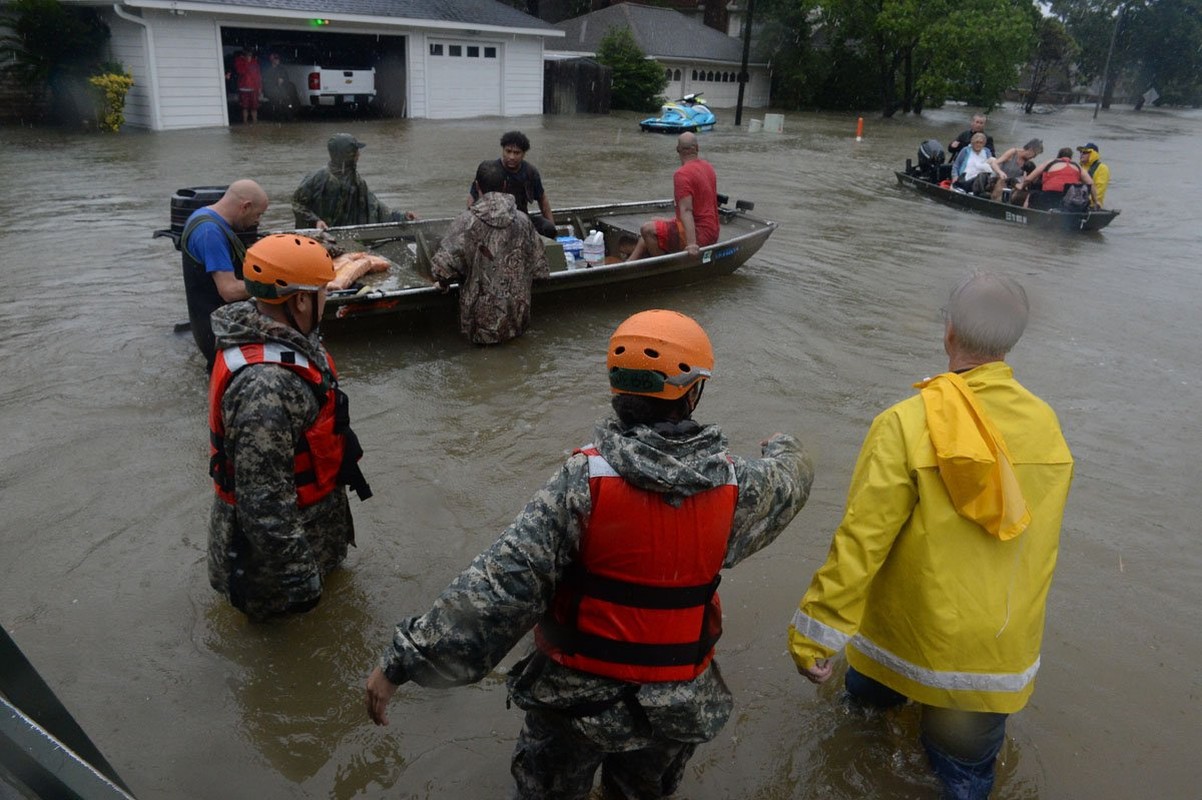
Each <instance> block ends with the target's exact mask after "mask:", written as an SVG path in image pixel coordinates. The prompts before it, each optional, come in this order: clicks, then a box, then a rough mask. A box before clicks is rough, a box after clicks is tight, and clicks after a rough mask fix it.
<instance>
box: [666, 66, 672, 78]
mask: <svg viewBox="0 0 1202 800" xmlns="http://www.w3.org/2000/svg"><path fill="white" fill-rule="evenodd" d="M664 80H666V81H670V80H672V68H671V67H668V68H667V69H665V70H664Z"/></svg>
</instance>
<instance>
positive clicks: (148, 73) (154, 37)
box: [69, 0, 563, 130]
mask: <svg viewBox="0 0 1202 800" xmlns="http://www.w3.org/2000/svg"><path fill="white" fill-rule="evenodd" d="M69 1H72V0H69ZM74 1H76V2H78V1H79V0H74ZM82 2H84V3H86V4H88V5H100V7H101V8H102V9H103V11H104V14H105V17H106V21H107V22H108V24H109V27H110V30H111V31H112V40H111V50H112V57H113V59H114V60H116V61H120V62H121V63H122V64H124V65H125V66H126V68H127V69H128V70H129V71H130V72H131V73H132V74H133V77H134V81H135V82H134V86H133V89H132V90H131V91H130V94H129V96H128V98H127V100H126V106H125V116H126V121H127V123H128V124H130V125H135V126H139V127H145V128H150V129H153V130H172V129H179V128H200V127H209V126H223V125H228V124H229V122H230V119H229V107H228V104H227V96H226V83H225V72H226V69H227V57H228V56H229V53H230V51H231V50H232V49H234V47H232V46H231V45H236V46H241V45H244V44H245V41H246V39H247V37H248V36H255V37H257V36H258V34H260V33H261V34H262V41H263V42H264V43H269V42H271V41H273V40H274V41H287V40H289V38H290V37H292V38H297V37H302V36H303V37H306V38H307V40H308V41H315V40H319V39H315V37H322V36H330V35H335V34H336V35H339V36H340V39H341V41H343V42H344V43H345V42H350V43H351V45H352V46H353V47H362V48H363V51H364V52H371V53H372V54H373V55H374V56H377V57H378V56H379V55H380V54H381V53H383V54H385V55H386V56H387V59H388V60H389V63H390V64H392V65H393V66H392V67H391V68H389V69H387V70H377V76H376V81H377V87H376V88H377V91H387V92H389V93H390V94H391V95H393V96H399V97H401V98H402V103H401V104H400V106H399V108H400V109H401V111H400V112H399V113H401V114H402V115H404V116H408V117H429V118H454V117H469V116H478V115H490V114H495V115H501V116H516V115H520V114H541V113H542V105H543V50H544V47H543V43H544V41H545V40H546V39H548V38H552V39H556V38H562V36H563V34H562V32H561V31H558V30H556V29H555V28H553V27H552V26H550V25H549V24H547V23H545V22H543V21H541V20H539V19H537V18H535V17H532V16H530V15H528V14H525V13H523V12H521V11H518V10H517V9H515V8H513V7H512V6H507V5H505V4H503V3H500V2H496V0H454V2H448V0H116V1H115V2H112V3H103V4H98V3H96V0H82ZM348 37H355V38H353V39H349V38H348ZM382 83H383V84H384V85H381V84H382Z"/></svg>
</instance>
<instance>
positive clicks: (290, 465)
mask: <svg viewBox="0 0 1202 800" xmlns="http://www.w3.org/2000/svg"><path fill="white" fill-rule="evenodd" d="M243 274H244V279H245V283H246V289H247V291H248V292H249V293H250V295H251V296H252V298H253V299H252V300H247V301H243V302H240V303H233V304H230V305H227V306H223V307H222V308H220V309H218V310H217V311H216V312H214V313H213V330H214V333H215V335H216V341H217V348H218V350H217V358H216V361H215V363H214V367H213V374H212V377H211V380H210V389H209V428H210V432H209V433H210V455H211V458H210V475H211V476H212V477H213V480H214V485H215V486H214V488H215V490H216V496H215V498H214V500H213V507H212V511H211V513H210V517H209V554H208V570H209V583H210V584H212V586H213V588H214V589H216V590H217V591H218V592H220V593H221V594H222V595H225V596H226V597H227V598H228V599H229V600H230V602H231V603H232V604H233V605H234V606H235V607H236V608H238V609H239V610H241V611H243V612H245V613H246V615H247V616H248V617H250V618H251V619H252V620H256V621H257V620H263V619H266V618H268V617H271V616H274V615H277V614H281V613H286V612H301V611H307V610H309V609H310V608H312V607H313V606H315V605H316V604H317V602H318V600H319V599H320V597H321V590H322V580H323V579H324V578H325V576H326V575H328V574H329V573H330V572H331V571H333V570H334V569H335V568H336V567H338V565H339V564H341V563H342V560H343V559H344V558H345V557H346V552H347V545H349V544H353V543H354V540H355V529H354V522H353V520H352V519H351V510H350V505H349V503H348V501H347V493H346V488H345V486H346V485H350V486H351V487H352V488H354V489H356V491H357V492H358V494H359V497H360V499H363V500H365V499H367V497H369V496H370V495H371V489H370V488H369V487H368V486H367V483H366V481H365V480H364V479H363V474H362V473H361V472H360V471H359V467H358V464H357V461H358V459H359V457H360V456H361V455H362V450H361V449H360V447H359V443H358V440H357V438H356V437H355V434H354V432H353V431H352V430H351V429H350V427H349V419H348V414H347V403H346V395H345V394H343V393H342V391H341V390H340V389H339V388H338V379H337V374H336V373H335V371H334V362H333V360H332V359H331V358H330V357H329V355H328V354H327V353H326V351H325V349H324V348H323V347H322V344H321V340H320V338H319V335H318V329H319V325H320V321H321V314H322V312H323V311H324V309H325V295H326V288H325V286H326V283H327V282H328V281H329V280H330V279H332V278H333V277H334V266H333V261H332V260H331V258H330V256H329V253H327V252H326V250H325V248H324V247H323V246H322V245H321V244H320V243H318V242H316V241H314V240H313V239H310V238H307V237H304V236H296V235H291V234H276V235H274V236H269V237H267V238H265V239H262V240H260V241H259V242H257V243H255V244H254V245H252V246H251V247H250V249H248V250H247V252H246V260H245V262H244V272H243Z"/></svg>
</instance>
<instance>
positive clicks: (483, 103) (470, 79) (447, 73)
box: [427, 38, 503, 119]
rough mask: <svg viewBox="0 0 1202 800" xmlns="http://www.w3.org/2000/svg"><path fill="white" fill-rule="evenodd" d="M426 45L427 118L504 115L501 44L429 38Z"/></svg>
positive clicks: (473, 40) (472, 40) (474, 40)
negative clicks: (427, 50) (427, 48)
mask: <svg viewBox="0 0 1202 800" xmlns="http://www.w3.org/2000/svg"><path fill="white" fill-rule="evenodd" d="M428 43H429V53H428V56H427V65H428V69H429V72H428V75H429V81H428V86H429V92H430V100H429V107H428V110H427V113H428V115H429V116H430V117H432V118H435V119H445V118H448V117H462V116H465V115H466V114H465V112H468V113H470V114H481V115H489V114H501V113H502V112H503V108H502V105H501V73H502V69H503V64H502V46H501V42H489V41H480V40H476V39H471V40H469V39H435V38H430V39H429V40H428Z"/></svg>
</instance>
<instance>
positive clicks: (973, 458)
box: [914, 372, 1031, 541]
mask: <svg viewBox="0 0 1202 800" xmlns="http://www.w3.org/2000/svg"><path fill="white" fill-rule="evenodd" d="M914 388H916V389H919V390H921V394H922V402H923V405H924V406H925V407H926V414H927V427H928V429H929V430H930V432H931V443H932V444H933V445H934V448H935V459H936V461H937V462H938V464H939V477H940V478H941V479H942V480H943V485H944V486H946V487H947V493H948V495H949V496H950V497H951V500H952V505H953V506H955V508H956V511H957V512H959V514H960V515H961V516H962V517H965V518H966V519H970V520H972V521H973V522H975V523H977V524H978V525H980V526H981V527H982V528H984V529H985V530H986V531H987V532H989V533H990V534H991V535H993V536H996V537H997V538H998V539H1001V540H1002V541H1008V540H1010V539H1013V538H1014V537H1016V536H1018V535H1019V534H1020V533H1022V532H1023V531H1025V530H1026V529H1027V526H1028V525H1030V524H1031V512H1030V511H1029V510H1028V508H1027V501H1026V499H1025V498H1024V497H1023V492H1022V488H1021V487H1020V486H1019V485H1018V478H1017V477H1016V476H1015V474H1014V467H1013V459H1012V458H1011V457H1010V451H1009V450H1008V449H1007V448H1006V442H1005V440H1004V439H1003V438H1002V435H1001V433H1000V432H999V431H998V429H997V428H996V427H995V426H994V424H993V422H992V421H991V420H990V419H989V417H988V416H986V414H985V411H984V409H982V408H981V406H980V404H979V403H978V402H977V400H976V398H975V397H974V396H973V391H972V389H970V388H968V384H967V383H965V382H964V379H963V378H961V377H960V376H959V375H957V374H955V373H954V372H945V373H943V374H941V375H936V376H935V377H934V378H930V379H928V380H925V381H922V382H920V383H916V384H914Z"/></svg>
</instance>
